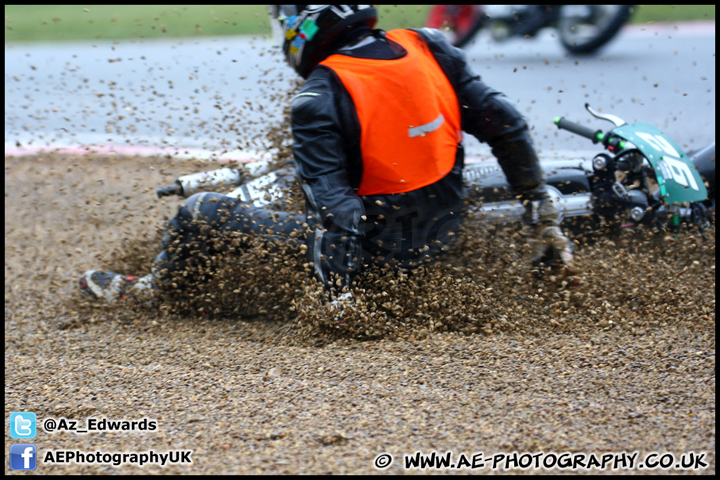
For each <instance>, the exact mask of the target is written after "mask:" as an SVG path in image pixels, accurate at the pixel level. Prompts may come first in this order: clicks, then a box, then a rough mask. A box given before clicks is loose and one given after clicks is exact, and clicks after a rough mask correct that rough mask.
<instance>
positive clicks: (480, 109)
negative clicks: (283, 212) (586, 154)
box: [292, 29, 543, 292]
mask: <svg viewBox="0 0 720 480" xmlns="http://www.w3.org/2000/svg"><path fill="white" fill-rule="evenodd" d="M416 31H418V32H419V33H420V34H421V35H422V36H423V38H424V39H425V40H426V42H427V44H428V46H429V48H430V50H431V52H432V53H433V55H434V56H435V59H436V60H437V62H438V64H439V65H440V67H441V68H442V70H443V71H444V72H445V74H446V76H447V77H448V79H449V80H450V83H451V84H452V86H453V87H454V89H455V92H456V94H457V98H458V100H459V102H460V111H461V116H462V130H463V131H464V132H466V133H469V134H471V135H473V136H475V137H476V138H477V139H478V140H480V141H481V142H486V143H488V144H489V145H490V146H491V148H492V151H493V154H494V155H495V156H496V157H497V159H498V161H499V163H500V165H501V166H502V167H503V169H504V171H505V173H506V176H508V180H509V182H510V184H511V185H512V186H513V187H515V190H516V191H517V192H518V193H523V192H528V191H531V190H532V189H537V188H538V186H539V185H540V186H541V185H542V183H543V178H542V173H541V170H540V167H539V164H538V160H537V155H536V153H535V151H534V149H533V146H532V142H531V140H530V137H529V132H528V126H527V123H526V122H525V120H524V119H523V117H522V116H521V115H520V114H519V112H518V111H517V110H516V109H515V108H514V107H513V106H512V105H511V104H510V103H509V102H508V101H507V100H506V99H505V97H504V96H503V95H502V94H500V93H499V92H498V91H496V90H494V89H492V88H490V87H488V86H487V85H485V84H484V83H483V82H482V81H480V77H479V76H478V75H476V74H474V73H473V72H472V71H471V70H470V68H469V66H468V64H467V62H466V60H465V55H464V52H463V51H462V50H459V49H456V48H454V47H452V46H451V45H450V44H449V43H448V42H447V41H446V40H445V38H444V36H443V35H442V34H441V33H440V32H439V31H437V30H430V29H421V30H416ZM372 35H373V36H374V37H375V39H376V41H374V42H373V41H371V42H369V45H366V46H361V47H358V48H355V49H353V50H350V51H343V53H347V54H350V55H354V56H364V57H370V58H393V56H394V55H402V54H403V51H404V49H403V48H402V47H400V46H398V45H397V44H395V43H394V42H390V41H389V40H388V39H386V38H385V36H384V32H382V31H379V30H375V31H373V32H372ZM292 131H293V139H294V144H293V153H294V157H295V161H296V163H297V170H298V176H299V181H300V182H301V185H302V187H303V191H304V193H305V198H306V207H307V213H308V221H309V224H310V226H311V231H310V235H309V237H308V242H307V246H308V260H309V261H310V262H312V263H313V265H314V270H315V273H316V274H317V276H318V277H319V278H320V280H322V281H323V282H324V283H325V285H326V286H327V287H329V288H330V289H331V291H335V292H337V291H339V290H340V289H341V288H342V287H345V286H349V285H350V283H351V282H352V279H353V277H354V275H355V274H356V273H357V272H358V271H360V269H361V268H362V265H363V264H367V263H371V262H374V261H378V262H380V263H390V264H396V265H399V266H401V267H411V266H413V265H415V264H417V263H418V262H421V261H424V260H427V259H429V258H432V257H434V256H435V255H437V254H438V253H440V252H442V251H443V250H445V249H447V248H448V246H449V245H450V243H451V241H452V239H453V236H454V234H455V232H456V231H457V229H458V228H459V226H460V223H461V219H462V214H463V184H462V169H463V149H462V146H460V147H459V148H458V151H457V155H456V163H455V167H454V168H453V170H452V171H451V172H450V173H449V174H448V175H447V176H445V177H444V178H442V179H441V180H439V181H438V182H436V183H434V184H432V185H428V186H427V187H423V188H420V189H418V190H414V191H411V192H407V193H403V194H392V195H368V196H358V195H357V194H356V193H355V191H356V189H357V187H358V185H359V183H360V178H361V175H362V168H363V164H362V157H361V152H360V126H359V121H358V117H357V113H356V111H355V107H354V104H353V101H352V98H351V97H350V95H349V93H348V92H347V91H346V90H345V88H344V87H343V85H342V83H341V82H340V80H339V79H338V78H337V77H336V76H335V74H334V72H333V71H332V70H330V69H328V68H325V67H323V66H319V67H317V68H315V70H313V72H312V73H311V74H310V76H309V77H308V79H307V82H306V83H305V84H304V85H303V87H302V89H301V90H300V92H299V93H298V95H297V96H296V97H295V98H294V99H293V103H292Z"/></svg>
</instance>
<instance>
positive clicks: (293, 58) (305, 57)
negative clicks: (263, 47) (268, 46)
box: [270, 5, 377, 78]
mask: <svg viewBox="0 0 720 480" xmlns="http://www.w3.org/2000/svg"><path fill="white" fill-rule="evenodd" d="M270 22H271V24H272V27H273V36H274V37H275V39H276V42H277V44H278V45H279V46H281V47H282V51H283V54H284V55H285V60H286V61H287V62H288V64H289V65H290V66H291V67H292V68H293V69H294V70H295V71H296V72H297V73H298V74H299V75H300V76H301V77H303V78H307V77H308V76H309V75H310V72H311V71H312V69H313V68H314V67H315V66H316V65H317V64H318V63H320V62H322V61H323V60H325V58H327V57H328V56H329V55H330V54H331V53H332V51H333V49H335V48H338V47H340V46H342V43H343V42H344V41H345V40H346V39H347V38H348V35H349V34H351V33H354V32H355V31H356V30H357V29H358V28H365V29H367V30H370V29H372V28H373V27H374V26H375V24H376V23H377V9H376V8H375V7H374V6H373V5H271V6H270Z"/></svg>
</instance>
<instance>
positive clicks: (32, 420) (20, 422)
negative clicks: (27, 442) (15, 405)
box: [10, 412, 37, 438]
mask: <svg viewBox="0 0 720 480" xmlns="http://www.w3.org/2000/svg"><path fill="white" fill-rule="evenodd" d="M36 434H37V416H36V415H35V414H34V413H33V412H12V413H11V414H10V437H11V438H35V435H36Z"/></svg>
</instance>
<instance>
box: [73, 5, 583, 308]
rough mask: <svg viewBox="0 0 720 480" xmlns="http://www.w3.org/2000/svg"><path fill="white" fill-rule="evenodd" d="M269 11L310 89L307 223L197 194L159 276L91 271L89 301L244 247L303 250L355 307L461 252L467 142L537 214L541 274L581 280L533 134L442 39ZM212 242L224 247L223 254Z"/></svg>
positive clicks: (299, 161)
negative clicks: (391, 276)
mask: <svg viewBox="0 0 720 480" xmlns="http://www.w3.org/2000/svg"><path fill="white" fill-rule="evenodd" d="M270 9H271V19H272V23H273V27H274V31H275V32H276V34H278V36H279V38H280V45H281V46H282V50H283V53H284V54H285V58H286V60H287V62H288V63H289V64H290V66H291V67H292V68H293V69H294V70H295V71H296V72H297V73H298V74H299V75H300V76H301V77H303V78H304V79H306V82H305V84H304V85H303V87H302V88H301V90H300V92H299V93H298V94H297V95H296V96H295V97H294V99H293V101H292V114H291V124H292V133H293V155H294V160H295V162H296V166H297V177H298V181H299V182H300V184H301V186H302V190H303V193H304V197H305V206H306V214H305V215H300V214H293V213H287V212H276V211H270V210H266V209H263V208H259V207H255V206H252V205H249V204H248V203H245V202H242V201H240V200H238V199H236V198H231V197H228V196H226V195H221V194H219V193H212V192H204V193H198V194H195V195H193V196H191V197H190V198H188V199H187V200H186V201H185V203H184V205H182V206H181V207H180V208H179V211H178V214H177V215H176V216H175V217H174V218H172V219H171V220H170V221H169V222H168V226H167V229H166V232H165V235H164V237H163V240H162V247H163V251H162V252H161V253H160V254H159V255H158V256H157V258H156V259H155V261H154V264H153V267H152V273H151V274H149V275H147V276H145V277H143V278H141V279H135V278H134V277H127V276H123V275H120V274H116V273H112V272H101V271H96V270H89V271H87V272H85V274H83V276H82V277H81V278H80V286H81V289H82V291H83V292H84V293H85V294H87V295H88V296H89V297H90V298H95V299H105V300H109V301H113V300H116V299H118V298H122V297H123V296H124V295H125V294H129V293H133V292H138V291H142V290H145V291H147V290H148V289H150V290H152V288H159V289H163V288H167V286H168V285H169V284H170V283H171V282H172V281H173V278H177V275H179V274H180V273H181V272H182V271H183V270H184V269H185V268H187V267H188V266H192V265H197V264H201V263H204V262H206V260H207V257H209V256H210V255H212V254H213V253H214V252H219V251H223V249H225V248H227V245H228V244H230V243H231V242H238V241H239V238H238V237H241V236H242V234H260V235H269V236H271V237H273V238H285V239H288V240H290V241H293V242H301V243H304V244H305V245H306V246H307V248H306V252H307V257H308V262H309V263H310V264H311V265H312V266H313V270H314V274H315V276H316V278H317V279H319V280H320V281H321V282H322V284H323V285H324V287H325V291H326V294H327V298H328V300H329V301H331V302H333V303H334V304H335V305H337V302H339V301H340V300H342V301H343V302H344V301H347V300H349V301H352V298H353V297H352V282H353V279H354V277H355V276H356V275H357V274H358V273H359V272H361V271H362V270H363V269H365V268H368V267H369V266H371V265H373V264H390V265H392V266H394V267H396V268H412V267H414V266H416V265H419V264H421V263H423V262H426V261H429V260H432V259H433V258H435V257H436V256H438V255H439V254H441V253H442V252H444V251H446V250H447V249H449V248H450V247H451V246H452V240H453V238H454V235H455V233H456V232H457V231H458V229H459V227H460V224H461V222H462V219H463V215H464V202H463V196H464V190H463V182H462V170H463V167H464V152H463V147H462V144H461V141H462V131H465V132H467V133H470V134H471V135H473V136H475V137H476V138H478V140H480V141H482V142H486V143H488V144H489V145H490V146H491V147H492V151H493V154H494V155H495V156H496V158H497V159H498V162H499V164H500V166H501V167H502V169H503V172H504V173H505V176H506V177H507V180H508V182H509V184H510V185H511V186H512V188H513V189H514V191H515V192H516V193H517V195H518V198H520V199H521V200H522V201H523V203H524V204H525V205H526V208H527V212H528V214H527V216H526V217H527V220H528V221H529V222H531V223H532V225H533V226H534V230H533V235H532V238H531V241H530V243H529V250H530V252H529V257H530V261H531V262H532V263H533V264H538V263H540V262H541V261H542V260H543V259H544V258H547V256H548V255H550V256H553V257H554V258H555V259H556V260H557V261H558V264H559V266H561V268H563V270H564V272H565V273H566V274H568V275H574V274H576V273H578V272H579V269H578V268H577V267H576V266H575V264H574V261H573V256H572V248H571V247H572V244H571V243H570V242H569V240H568V239H567V238H566V237H565V236H564V235H563V234H562V232H561V230H560V228H559V226H558V210H557V206H556V205H555V204H554V202H553V200H552V199H551V198H550V197H549V196H548V194H547V191H546V186H545V178H544V174H543V172H542V170H541V168H540V165H539V161H538V157H537V155H536V152H535V150H534V148H533V145H532V141H531V138H530V136H529V129H528V126H527V123H526V122H525V120H524V119H523V118H522V116H521V115H520V114H519V113H518V111H517V110H516V109H515V108H514V107H513V106H512V105H511V104H510V103H509V102H508V101H507V100H506V99H505V97H504V96H502V94H500V92H498V91H496V90H494V89H492V88H490V87H489V86H487V85H485V84H484V83H483V82H482V81H481V80H480V78H479V76H478V75H476V74H475V73H473V72H472V71H471V70H470V68H469V66H468V64H467V63H466V60H465V56H464V53H463V52H462V51H461V50H458V49H456V48H454V47H452V46H451V45H450V44H449V43H448V42H447V41H446V40H445V38H444V36H443V35H442V34H441V33H440V32H439V31H437V30H430V29H418V30H404V29H399V30H392V31H388V32H384V31H382V30H374V29H373V27H374V26H375V23H376V22H377V10H376V9H375V8H374V7H372V6H369V5H314V6H297V5H279V6H278V5H275V6H271V7H270ZM210 231H212V232H214V233H215V234H218V233H219V236H220V237H221V238H222V239H224V240H223V241H220V242H219V243H218V242H217V241H216V239H213V240H212V241H211V239H210V238H209V234H208V232H210ZM240 247H242V245H241V244H240ZM150 287H152V288H150ZM339 311H341V309H340V308H339Z"/></svg>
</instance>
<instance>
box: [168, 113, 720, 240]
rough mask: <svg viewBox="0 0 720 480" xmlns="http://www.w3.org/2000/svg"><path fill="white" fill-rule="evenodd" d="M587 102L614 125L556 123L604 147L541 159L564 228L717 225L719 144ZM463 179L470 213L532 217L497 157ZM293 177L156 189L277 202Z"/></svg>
mask: <svg viewBox="0 0 720 480" xmlns="http://www.w3.org/2000/svg"><path fill="white" fill-rule="evenodd" d="M585 108H586V109H587V111H588V112H589V113H590V114H591V115H592V116H594V117H595V118H597V119H601V120H605V121H609V122H611V123H612V124H613V125H614V127H613V128H612V129H610V130H608V131H607V132H603V131H602V130H599V129H598V130H593V129H591V128H588V127H586V126H583V125H579V124H577V123H574V122H572V121H569V120H567V119H565V118H557V119H555V125H556V126H557V127H558V128H559V129H561V130H566V131H568V132H571V133H574V134H576V135H580V136H582V137H585V138H587V139H588V140H589V141H590V142H592V143H593V144H600V145H602V147H603V150H604V151H603V152H601V153H597V154H596V155H594V156H593V157H592V158H582V159H575V158H565V159H554V160H550V159H545V160H543V161H541V165H542V167H543V169H544V170H545V175H546V181H547V190H548V193H549V194H550V195H551V196H552V197H553V198H554V199H555V203H556V205H557V206H558V210H559V213H560V221H561V225H562V226H563V228H572V227H582V226H583V225H586V224H589V223H595V224H601V225H613V226H616V227H618V228H633V227H639V226H641V225H642V226H645V227H648V226H649V227H650V228H658V229H668V230H673V231H678V230H679V229H680V228H682V227H683V226H690V227H694V228H697V229H699V231H700V232H701V233H702V232H703V231H704V230H705V229H706V228H708V227H709V226H710V220H711V214H712V212H713V211H714V207H715V142H712V143H711V144H710V145H708V146H707V147H705V148H703V149H701V150H699V151H697V152H695V153H692V154H686V153H684V152H683V150H682V149H681V148H680V146H678V145H677V143H675V142H674V141H673V140H672V139H671V138H670V137H669V136H667V135H666V134H665V133H663V132H662V131H661V130H659V129H658V128H657V127H655V126H653V125H651V124H649V123H644V122H638V123H632V124H628V123H626V122H625V121H623V120H622V119H621V118H619V117H617V116H615V115H612V114H603V113H600V112H598V111H596V110H595V109H593V108H592V107H591V106H590V105H588V104H586V105H585ZM463 179H464V183H465V187H466V193H467V197H468V200H469V204H470V205H471V206H470V207H469V213H470V214H472V215H481V216H483V218H484V219H485V220H487V221H490V222H496V223H498V224H502V223H511V222H522V221H525V220H527V213H528V212H527V209H526V206H525V205H523V204H522V203H521V202H520V201H519V200H518V199H517V198H516V194H515V193H514V192H513V191H512V190H511V188H510V186H509V185H508V183H507V180H506V179H505V174H504V173H503V171H502V169H501V168H500V166H499V164H498V163H497V162H496V161H494V160H481V159H479V158H474V157H467V158H466V166H465V169H464V172H463ZM294 181H295V169H294V168H293V166H292V165H291V164H286V165H285V166H283V167H281V168H277V169H273V168H272V164H271V162H270V161H268V160H265V161H259V162H253V163H251V164H247V165H245V166H243V167H242V168H237V169H236V168H222V169H218V170H213V171H210V172H201V173H195V174H191V175H185V176H182V177H180V178H178V179H177V181H176V182H175V183H174V184H173V185H170V186H168V187H165V188H160V189H159V190H157V195H158V197H163V196H168V195H179V196H183V197H188V196H190V195H192V194H193V193H196V192H199V191H208V190H213V191H222V190H225V191H227V190H230V192H229V193H228V196H231V197H234V198H238V199H240V200H241V201H244V202H248V203H251V204H253V205H255V206H258V207H269V208H277V207H279V206H280V205H281V204H282V202H283V200H285V199H286V197H287V195H288V192H289V191H290V188H291V186H292V184H293V182H294ZM535 207H537V205H535ZM531 213H532V210H531Z"/></svg>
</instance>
